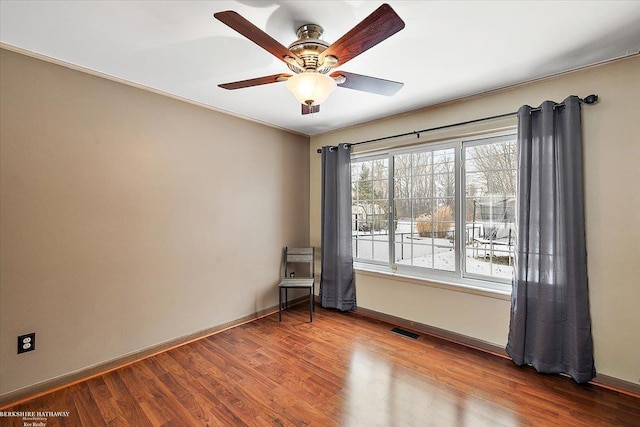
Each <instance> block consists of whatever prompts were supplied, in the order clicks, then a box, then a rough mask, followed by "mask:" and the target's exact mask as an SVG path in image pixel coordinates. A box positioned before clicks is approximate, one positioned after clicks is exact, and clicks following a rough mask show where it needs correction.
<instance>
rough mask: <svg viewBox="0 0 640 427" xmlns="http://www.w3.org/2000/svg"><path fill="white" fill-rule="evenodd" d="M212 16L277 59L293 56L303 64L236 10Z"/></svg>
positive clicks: (297, 60) (285, 60) (299, 61)
mask: <svg viewBox="0 0 640 427" xmlns="http://www.w3.org/2000/svg"><path fill="white" fill-rule="evenodd" d="M213 16H214V17H215V18H216V19H217V20H219V21H220V22H222V23H223V24H226V25H227V26H229V27H231V28H232V29H234V30H236V31H237V32H238V33H240V34H242V35H243V36H245V37H246V38H248V39H249V40H251V41H252V42H254V43H255V44H257V45H258V46H260V47H261V48H263V49H264V50H266V51H267V52H269V53H270V54H272V55H273V56H275V57H276V58H278V59H279V60H281V61H283V62H286V63H290V62H291V61H287V58H293V59H294V60H295V62H297V63H298V64H300V65H303V62H302V60H301V59H300V58H298V56H296V54H294V53H293V52H291V51H290V50H289V49H287V48H286V47H284V46H283V45H281V44H280V43H279V42H278V41H277V40H275V39H274V38H273V37H271V36H270V35H269V34H267V33H265V32H264V31H262V30H261V29H260V28H258V27H256V26H255V25H253V24H252V23H251V22H249V21H247V20H246V19H245V18H243V17H242V16H241V15H240V14H238V13H237V12H234V11H233V10H227V11H224V12H217V13H214V14H213Z"/></svg>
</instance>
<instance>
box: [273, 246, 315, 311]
mask: <svg viewBox="0 0 640 427" xmlns="http://www.w3.org/2000/svg"><path fill="white" fill-rule="evenodd" d="M292 264H296V265H304V264H308V265H309V274H308V275H303V276H302V277H301V276H300V274H302V273H303V271H299V272H294V271H292V269H291V266H292ZM292 273H293V274H292ZM315 274H316V268H315V248H290V247H286V248H285V249H284V277H283V278H282V281H281V282H280V284H279V285H278V321H280V322H281V321H282V308H283V305H284V308H287V306H288V302H289V298H288V290H289V289H308V290H309V322H313V310H314V307H313V295H314V287H315V286H314V284H315ZM283 290H284V295H285V296H284V304H283V301H282V291H283Z"/></svg>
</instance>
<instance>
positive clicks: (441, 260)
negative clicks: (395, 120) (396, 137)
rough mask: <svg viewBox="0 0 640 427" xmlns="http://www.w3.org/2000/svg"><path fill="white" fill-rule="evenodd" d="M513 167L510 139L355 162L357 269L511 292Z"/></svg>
mask: <svg viewBox="0 0 640 427" xmlns="http://www.w3.org/2000/svg"><path fill="white" fill-rule="evenodd" d="M516 163H517V153H516V137H515V134H508V135H501V136H492V137H490V138H484V139H475V140H455V141H447V142H444V143H431V144H425V145H420V146H414V147H411V148H399V149H392V150H389V151H385V152H379V153H376V154H375V155H368V156H367V155H365V156H358V155H354V156H353V158H352V162H351V178H352V180H351V182H352V198H353V207H352V236H353V255H354V258H355V260H356V262H358V263H360V264H370V265H373V264H375V265H377V266H383V267H384V266H386V267H389V268H393V269H395V270H397V271H398V272H399V273H402V272H406V273H407V274H410V275H413V276H415V275H417V276H421V277H425V278H432V279H438V278H441V279H445V280H449V281H454V282H459V283H461V284H470V285H475V286H481V287H493V288H497V289H503V290H506V289H510V288H509V287H508V283H509V282H510V280H511V277H512V273H513V248H514V243H515V206H516ZM487 284H488V286H487ZM492 284H495V286H493V285H492Z"/></svg>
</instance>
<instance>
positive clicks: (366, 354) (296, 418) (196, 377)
mask: <svg viewBox="0 0 640 427" xmlns="http://www.w3.org/2000/svg"><path fill="white" fill-rule="evenodd" d="M305 309H306V310H305ZM308 320H309V318H308V309H307V306H306V304H303V305H301V306H298V307H293V308H291V309H289V310H287V311H285V312H283V318H282V323H278V314H277V313H276V314H274V315H271V316H268V317H265V318H262V319H259V320H257V321H254V322H250V323H247V324H244V325H241V326H238V327H235V328H233V329H229V330H227V331H224V332H221V333H218V334H216V335H213V336H211V337H208V338H204V339H201V340H198V341H196V342H193V343H190V344H186V345H184V346H181V347H178V348H175V349H172V350H169V351H167V352H165V353H161V354H159V355H156V356H153V357H150V358H147V359H145V360H142V361H139V362H136V363H134V364H131V365H128V366H126V367H123V368H120V369H117V370H115V371H111V372H109V373H106V374H104V375H101V376H99V377H95V378H93V379H90V380H88V381H84V382H81V383H78V384H75V385H72V386H69V387H66V388H64V389H62V390H59V391H56V392H53V393H50V394H48V395H45V396H42V397H39V398H37V399H34V400H32V401H29V402H26V403H23V404H20V405H17V406H14V407H12V408H8V409H5V410H4V412H10V411H14V412H29V411H30V412H37V411H51V412H56V411H68V412H69V415H68V416H47V417H44V418H45V419H44V420H43V421H28V420H27V419H26V418H24V419H23V417H20V416H16V417H3V418H0V425H3V426H4V425H8V426H20V427H24V426H25V425H27V424H26V423H27V422H33V423H34V424H32V425H33V426H38V425H39V424H36V423H38V422H44V424H41V425H42V426H46V427H53V426H67V425H71V426H76V425H80V426H91V427H93V426H245V425H246V426H308V425H311V426H367V427H369V426H437V427H439V426H473V427H476V426H638V425H640V399H638V398H634V397H632V396H628V395H624V394H619V393H617V392H614V391H610V390H606V389H603V388H600V387H596V386H593V385H578V384H576V383H574V382H573V380H571V379H569V378H565V377H560V376H547V375H540V374H537V373H535V371H534V370H533V369H531V368H518V367H516V366H515V365H514V364H513V363H512V362H511V361H509V360H506V359H503V358H500V357H497V356H493V355H490V354H487V353H483V352H480V351H477V350H473V349H470V348H467V347H463V346H460V345H457V344H454V343H451V342H448V341H443V340H440V339H437V338H433V337H430V336H425V335H422V336H420V337H419V338H418V339H417V340H412V339H409V338H405V337H402V336H399V335H396V334H393V333H391V332H390V330H391V327H392V326H393V325H389V324H387V323H383V322H379V321H375V320H371V319H367V318H364V317H362V316H359V315H357V314H353V313H351V314H344V313H338V312H334V311H327V310H323V309H320V308H318V309H317V310H316V314H315V315H314V321H313V323H311V324H310V323H308ZM45 415H47V414H45Z"/></svg>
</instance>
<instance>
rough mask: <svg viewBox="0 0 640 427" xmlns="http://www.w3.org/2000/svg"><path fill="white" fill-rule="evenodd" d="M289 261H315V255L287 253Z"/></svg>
mask: <svg viewBox="0 0 640 427" xmlns="http://www.w3.org/2000/svg"><path fill="white" fill-rule="evenodd" d="M287 262H313V255H292V254H287Z"/></svg>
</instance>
